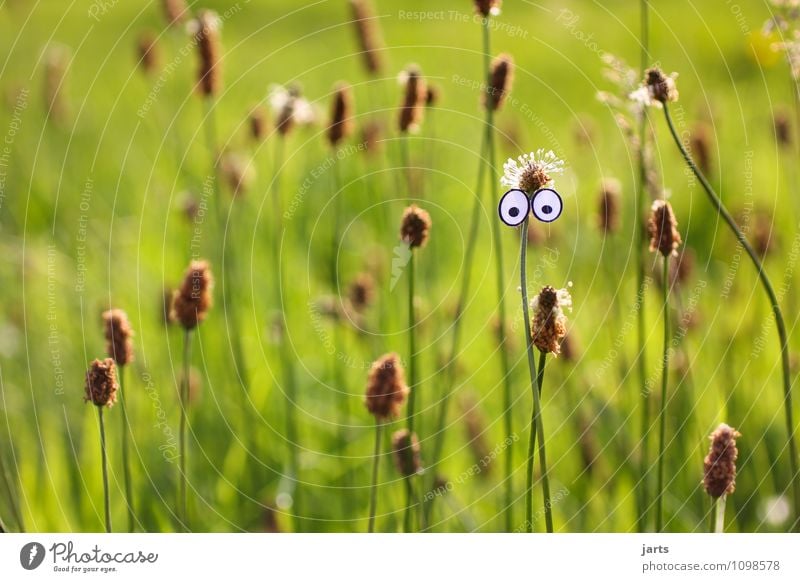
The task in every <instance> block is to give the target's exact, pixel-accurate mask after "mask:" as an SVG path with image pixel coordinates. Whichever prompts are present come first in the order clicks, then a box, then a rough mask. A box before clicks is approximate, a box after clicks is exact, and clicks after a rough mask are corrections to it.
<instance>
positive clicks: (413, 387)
mask: <svg viewBox="0 0 800 582" xmlns="http://www.w3.org/2000/svg"><path fill="white" fill-rule="evenodd" d="M409 252H410V255H409V259H408V387H409V393H408V410H407V416H406V424H407V426H408V432H410V433H413V432H414V415H415V414H416V402H417V340H416V329H415V328H416V320H417V317H416V314H415V313H414V287H415V284H414V279H415V275H414V271H415V268H414V262H415V261H414V249H413V248H411V249H409Z"/></svg>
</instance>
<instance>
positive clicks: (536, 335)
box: [531, 285, 572, 356]
mask: <svg viewBox="0 0 800 582" xmlns="http://www.w3.org/2000/svg"><path fill="white" fill-rule="evenodd" d="M565 308H566V309H572V297H571V296H570V294H569V291H567V290H566V289H554V288H553V287H550V286H549V285H548V286H546V287H542V290H541V291H540V292H539V294H538V295H537V296H536V297H534V298H533V300H532V301H531V309H532V310H533V317H532V318H531V339H532V341H533V345H535V346H536V347H537V348H539V351H541V352H544V353H552V354H553V355H554V356H557V355H558V354H560V353H561V341H562V340H563V339H564V336H566V335H567V316H566V315H564V309H565Z"/></svg>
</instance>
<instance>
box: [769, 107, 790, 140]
mask: <svg viewBox="0 0 800 582" xmlns="http://www.w3.org/2000/svg"><path fill="white" fill-rule="evenodd" d="M773 123H774V125H775V139H776V140H777V141H778V145H780V146H782V147H786V146H788V145H791V144H792V122H791V119H790V116H789V114H788V113H786V112H785V111H778V112H776V113H775V118H774V122H773Z"/></svg>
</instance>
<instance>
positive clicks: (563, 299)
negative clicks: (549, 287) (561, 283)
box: [530, 281, 572, 319]
mask: <svg viewBox="0 0 800 582" xmlns="http://www.w3.org/2000/svg"><path fill="white" fill-rule="evenodd" d="M570 287H572V281H570V282H569V283H567V286H566V288H564V289H556V304H555V305H554V306H553V311H552V313H553V315H555V317H556V318H557V319H560V318H563V317H565V315H564V310H565V309H566V310H567V311H569V312H572V295H570V292H569V288H570ZM539 297H540V296H539V295H536V296H534V298H533V299H531V301H530V305H531V311H533V312H534V313H538V312H539Z"/></svg>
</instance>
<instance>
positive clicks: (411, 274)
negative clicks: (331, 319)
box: [403, 248, 418, 532]
mask: <svg viewBox="0 0 800 582" xmlns="http://www.w3.org/2000/svg"><path fill="white" fill-rule="evenodd" d="M409 253H410V255H409V259H408V387H409V393H408V416H407V418H406V423H407V426H408V432H409V433H410V434H414V421H415V418H414V417H415V415H416V401H417V388H418V386H417V340H416V326H417V317H416V314H415V310H414V293H415V291H414V287H415V281H414V280H415V279H416V274H415V270H416V269H415V265H414V262H415V261H414V249H413V248H409ZM412 478H413V477H412V476H409V477H406V478H405V481H406V512H405V517H404V520H403V523H404V530H405V531H406V532H410V531H412V529H413V520H412V512H413V511H414V510H415V504H414V487H413V483H412Z"/></svg>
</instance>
